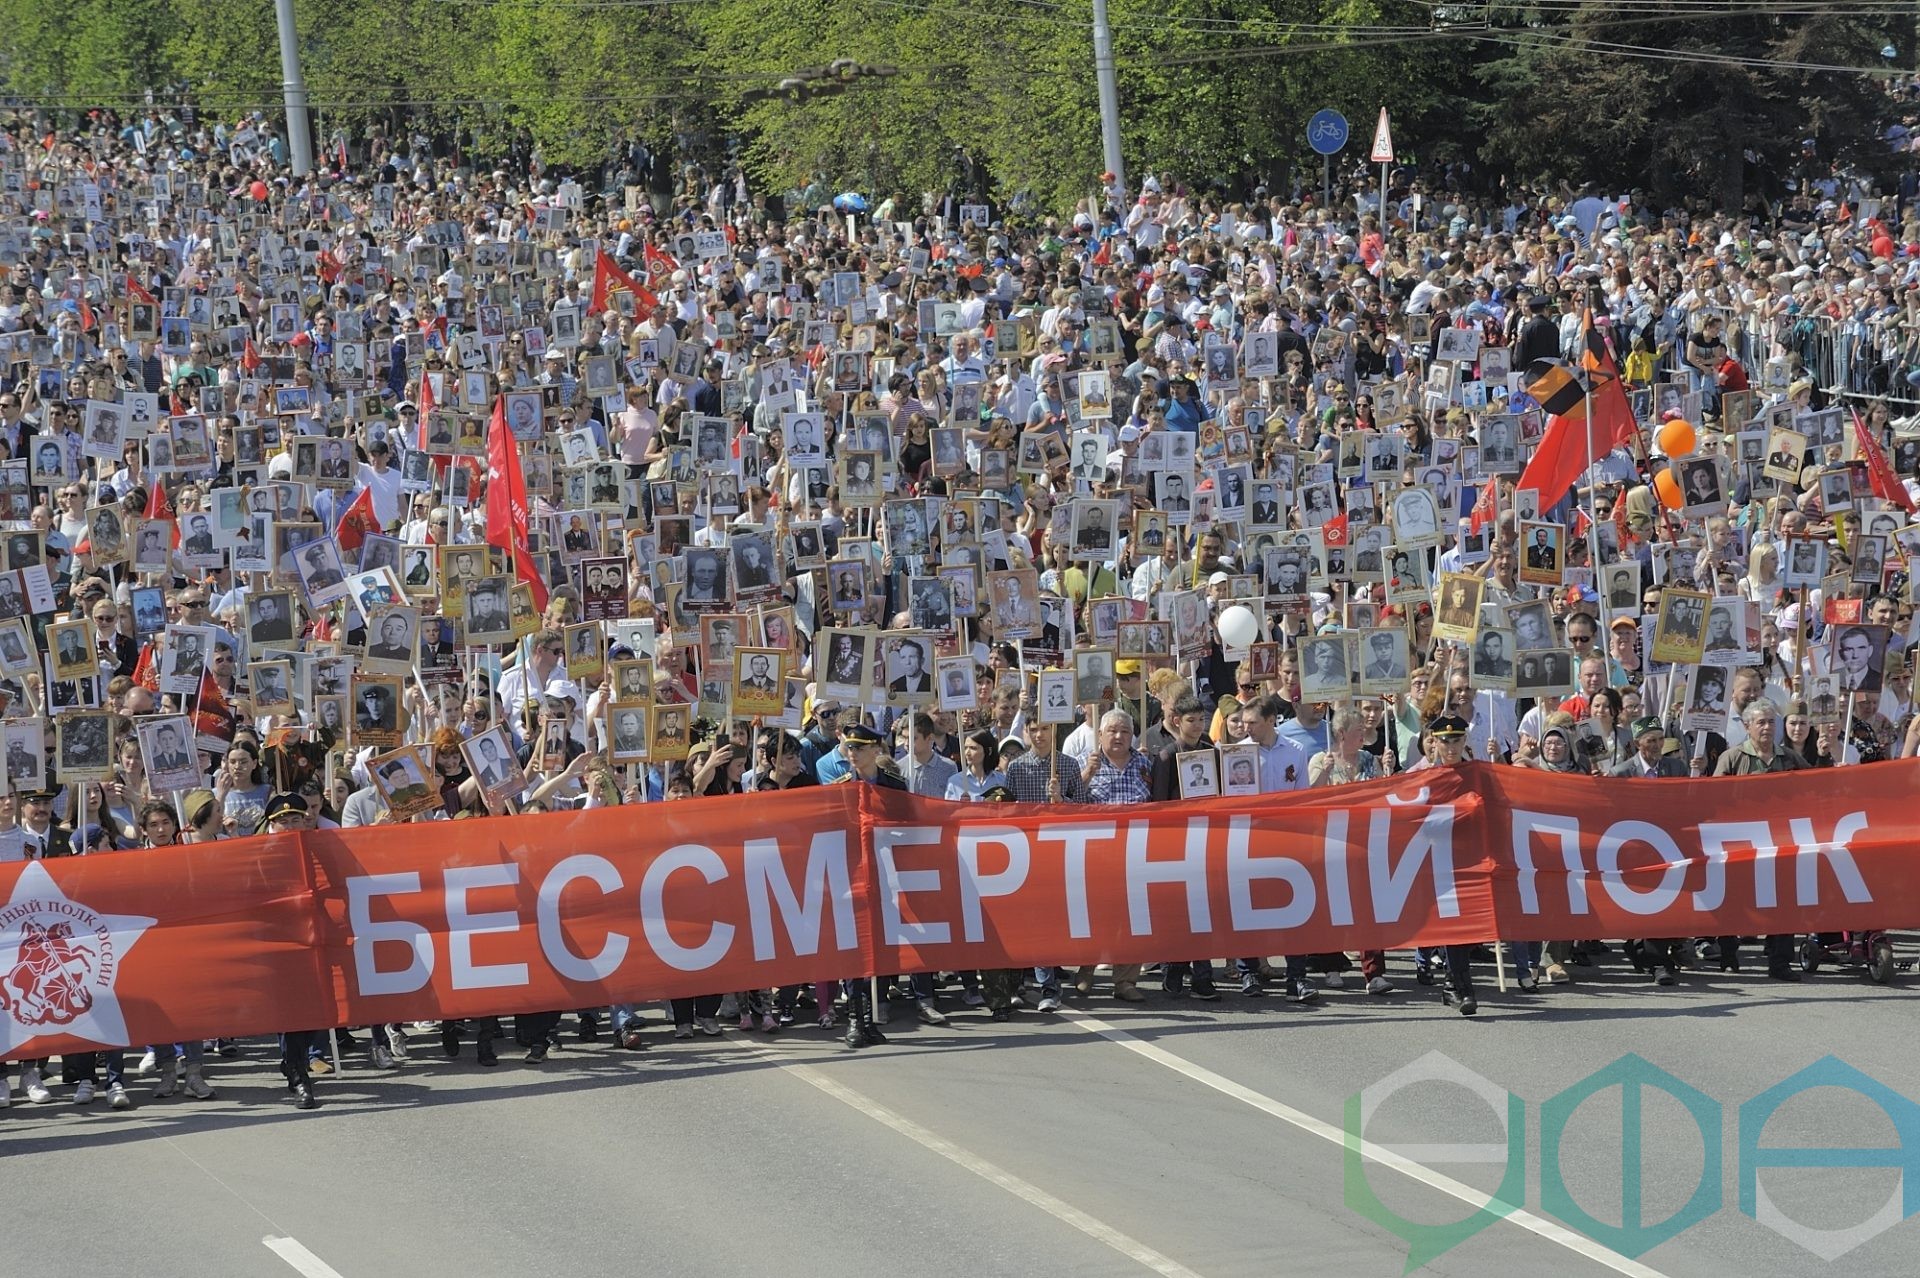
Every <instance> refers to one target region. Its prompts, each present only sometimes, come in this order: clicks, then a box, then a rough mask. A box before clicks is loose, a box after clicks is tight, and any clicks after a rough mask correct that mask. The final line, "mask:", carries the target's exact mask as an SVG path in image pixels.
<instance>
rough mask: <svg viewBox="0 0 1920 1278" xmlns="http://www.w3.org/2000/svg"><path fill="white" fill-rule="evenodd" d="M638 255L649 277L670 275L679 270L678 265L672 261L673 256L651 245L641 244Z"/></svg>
mask: <svg viewBox="0 0 1920 1278" xmlns="http://www.w3.org/2000/svg"><path fill="white" fill-rule="evenodd" d="M640 255H641V259H642V260H643V261H645V262H646V264H647V275H648V276H649V277H651V276H655V275H671V274H673V273H674V272H675V271H677V270H679V269H680V263H679V262H678V261H676V260H675V259H674V256H673V254H671V253H668V252H667V251H665V250H664V249H660V248H656V247H654V246H653V245H652V244H642V245H641V246H640Z"/></svg>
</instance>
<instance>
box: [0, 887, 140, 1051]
mask: <svg viewBox="0 0 1920 1278" xmlns="http://www.w3.org/2000/svg"><path fill="white" fill-rule="evenodd" d="M153 924H154V920H153V919H149V918H140V917H137V916H134V915H129V914H96V913H94V912H93V911H92V910H90V909H88V908H87V907H86V906H85V905H83V904H81V903H80V902H78V901H75V900H72V899H70V898H69V897H68V896H67V894H66V893H65V892H62V891H61V890H60V887H59V885H58V884H56V883H55V882H54V881H53V876H52V875H50V874H48V873H47V871H46V869H45V868H44V867H43V866H41V864H40V863H39V862H38V861H35V862H32V863H30V864H29V865H28V866H27V868H26V869H25V870H23V871H21V874H20V878H19V879H18V881H16V882H15V883H14V885H13V898H12V899H11V900H9V901H8V902H7V903H6V904H5V905H4V906H0V1057H5V1056H6V1055H7V1054H9V1053H10V1052H12V1051H14V1050H15V1049H16V1048H19V1047H21V1046H24V1045H25V1044H27V1043H30V1042H32V1041H33V1040H34V1039H36V1038H40V1037H43V1036H46V1035H53V1034H63V1035H67V1036H70V1037H72V1038H77V1039H81V1040H83V1041H85V1042H89V1043H99V1044H101V1045H103V1046H108V1047H124V1046H126V1044H127V1021H126V1017H125V1016H124V1015H123V1014H122V1013H121V1011H120V999H119V996H118V995H116V994H115V993H114V986H115V984H116V982H117V981H118V980H119V977H120V964H121V963H122V962H123V961H124V960H125V958H126V954H127V951H128V950H130V949H132V948H133V945H134V942H135V941H138V940H139V939H140V937H141V936H142V935H143V934H144V933H145V932H146V930H147V929H148V928H150V927H152V926H153Z"/></svg>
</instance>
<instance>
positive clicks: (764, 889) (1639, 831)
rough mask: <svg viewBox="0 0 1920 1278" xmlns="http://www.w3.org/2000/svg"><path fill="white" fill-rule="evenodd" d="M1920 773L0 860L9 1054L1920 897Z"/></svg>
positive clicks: (602, 817)
mask: <svg viewBox="0 0 1920 1278" xmlns="http://www.w3.org/2000/svg"><path fill="white" fill-rule="evenodd" d="M1917 776H1920V764H1916V763H1914V762H1913V761H1902V762H1898V763H1886V764H1876V765H1872V766H1868V767H1861V768H1852V769H1849V770H1848V772H1847V775H1846V781H1847V784H1846V785H1845V786H1836V785H1835V784H1834V780H1835V778H1834V776H1833V774H1831V773H1827V772H1814V773H1799V774H1792V775H1785V776H1773V777H1765V778H1754V779H1748V780H1708V781H1603V780H1596V779H1592V778H1586V777H1570V776H1564V775H1549V774H1546V773H1540V772H1533V771H1527V770H1523V769H1518V768H1509V767H1492V766H1489V765H1485V764H1471V765H1468V766H1467V767H1465V768H1462V769H1459V770H1452V771H1431V772H1420V773H1414V774H1409V775H1402V776H1399V777H1394V778H1391V779H1389V780H1385V781H1379V782H1369V783H1365V784H1361V785H1354V786H1345V787H1340V788H1336V789H1327V790H1312V791H1307V792H1304V793H1299V794H1289V795H1272V796H1265V797H1261V798H1257V799H1216V800H1207V801H1204V802H1182V803H1163V804H1144V805H1137V806H1129V807H1065V806H1063V807H1042V806H1026V805H1012V804H1009V805H979V804H976V805H955V804H947V803H940V802H935V801H931V800H922V799H917V798H913V797H911V796H908V795H904V794H900V793H898V792H889V791H883V790H879V789H875V788H873V787H869V786H830V787H824V788H818V789H807V790H800V791H795V792H791V793H788V794H784V795H780V796H778V797H768V796H757V797H756V800H755V801H754V802H753V803H751V804H748V803H743V802H740V801H738V800H731V801H730V800H725V799H712V800H692V801H686V802H678V803H673V804H670V805H651V806H646V807H641V808H635V807H618V808H607V809H600V810H596V811H592V812H580V813H561V814H544V815H537V816H524V817H502V818H496V819H490V820H481V821H471V822H463V823H462V824H460V825H459V826H447V825H438V824H429V825H404V826H388V827H373V828H366V829H357V830H351V831H345V830H325V831H319V832H315V833H311V834H305V835H298V836H291V835H280V836H268V837H264V838H257V839H247V840H238V841H232V842H222V843H214V844H205V845H196V846H192V847H185V848H170V849H164V850H159V851H154V852H149V853H126V854H118V855H95V856H91V857H83V858H72V859H65V860H54V861H45V862H34V863H27V864H12V865H5V866H0V1058H7V1057H19V1056H40V1055H46V1054H48V1053H50V1052H58V1051H61V1050H63V1049H64V1048H68V1047H73V1048H79V1047H82V1046H89V1045H95V1044H144V1043H149V1042H154V1041H164V1040H171V1039H180V1038H191V1037H197V1036H207V1035H213V1034H230V1035H239V1034H254V1033H263V1032H270V1031H276V1030H284V1029H305V1028H318V1027H324V1026H329V1025H349V1024H352V1025H359V1024H368V1023H372V1022H377V1021H412V1020H432V1019H440V1018H445V1017H460V1016H472V1015H480V1014H487V1013H508V1012H515V1011H537V1010H541V1009H548V1008H572V1007H588V1006H593V1005H596V1004H604V1003H608V1002H616V1001H619V1002H631V1001H644V1000H651V999H659V998H665V997H672V996H676V995H690V994H700V993H713V992H723V991H727V990H744V989H752V988H759V987H765V986H773V985H782V984H794V983H799V982H808V981H815V980H826V979H832V978H837V977H845V976H865V975H869V974H872V973H882V974H887V973H899V972H919V971H931V970H944V971H953V970H963V969H971V968H980V967H1026V966H1030V965H1033V964H1036V963H1037V964H1067V965H1073V964H1080V963H1089V962H1134V961H1151V960H1161V959H1171V958H1182V957H1185V958H1193V957H1198V956H1202V955H1210V956H1214V957H1235V956H1241V955H1250V954H1260V955H1275V954H1285V953H1302V952H1320V951H1329V950H1340V949H1346V950H1353V949H1362V948H1366V949H1382V948H1384V949H1392V948H1400V947H1405V946H1410V945H1414V944H1422V945H1433V944H1446V943H1450V942H1466V941H1480V940H1487V939H1491V938H1494V937H1505V938H1508V939H1529V940H1546V939H1581V938H1588V937H1635V936H1691V935H1715V934H1724V933H1766V932H1792V931H1804V930H1810V929H1813V928H1815V927H1824V928H1838V927H1868V926H1872V927H1888V926H1898V925H1903V924H1909V923H1912V922H1914V921H1915V919H1914V915H1916V914H1920V908H1917V907H1916V905H1915V902H1917V901H1920V868H1916V866H1915V862H1914V860H1913V858H1912V857H1911V855H1910V849H1911V847H1912V846H1913V844H1914V842H1915V840H1916V836H1920V828H1917V827H1920V821H1917V820H1916V816H1915V813H1916V807H1915V805H1914V803H1913V799H1912V795H1913V791H1914V782H1915V779H1916V777H1917Z"/></svg>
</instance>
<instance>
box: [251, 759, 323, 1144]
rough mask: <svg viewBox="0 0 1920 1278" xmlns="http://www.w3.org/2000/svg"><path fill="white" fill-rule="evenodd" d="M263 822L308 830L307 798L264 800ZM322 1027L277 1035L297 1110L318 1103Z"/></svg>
mask: <svg viewBox="0 0 1920 1278" xmlns="http://www.w3.org/2000/svg"><path fill="white" fill-rule="evenodd" d="M266 825H267V830H268V832H269V833H273V834H279V833H282V832H284V831H289V830H306V829H311V828H312V825H313V822H312V819H311V817H310V816H309V814H308V812H307V801H306V800H305V799H303V798H301V797H300V796H299V795H297V794H276V795H273V796H272V797H271V798H269V799H268V800H267V816H266ZM325 1033H326V1032H325V1031H324V1030H312V1029H307V1030H288V1031H287V1032H286V1033H284V1034H282V1035H281V1036H280V1074H281V1077H283V1078H285V1079H286V1080H287V1090H288V1091H290V1092H292V1093H293V1103H294V1107H295V1108H297V1109H317V1108H319V1105H320V1102H319V1101H318V1100H316V1099H314V1095H313V1076H312V1072H311V1060H310V1058H311V1057H312V1056H313V1055H314V1054H315V1050H316V1049H317V1048H318V1047H319V1045H320V1043H321V1041H322V1040H323V1038H324V1036H325ZM332 1070H333V1067H332V1066H331V1065H323V1066H322V1067H321V1070H320V1072H321V1073H331V1072H332Z"/></svg>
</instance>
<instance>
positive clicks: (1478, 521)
mask: <svg viewBox="0 0 1920 1278" xmlns="http://www.w3.org/2000/svg"><path fill="white" fill-rule="evenodd" d="M1625 504H1626V503H1625V502H1622V503H1621V505H1623V506H1624V505H1625ZM1499 508H1500V480H1499V478H1498V477H1497V476H1496V477H1495V478H1493V479H1489V480H1488V481H1487V486H1486V487H1485V488H1482V489H1481V490H1480V499H1479V500H1478V501H1476V502H1474V503H1473V511H1472V513H1471V514H1469V515H1468V516H1467V531H1468V532H1471V533H1477V532H1479V531H1480V530H1481V529H1482V528H1483V527H1485V526H1486V525H1487V524H1490V523H1492V522H1493V516H1494V513H1495V512H1496V511H1498V510H1499Z"/></svg>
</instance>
